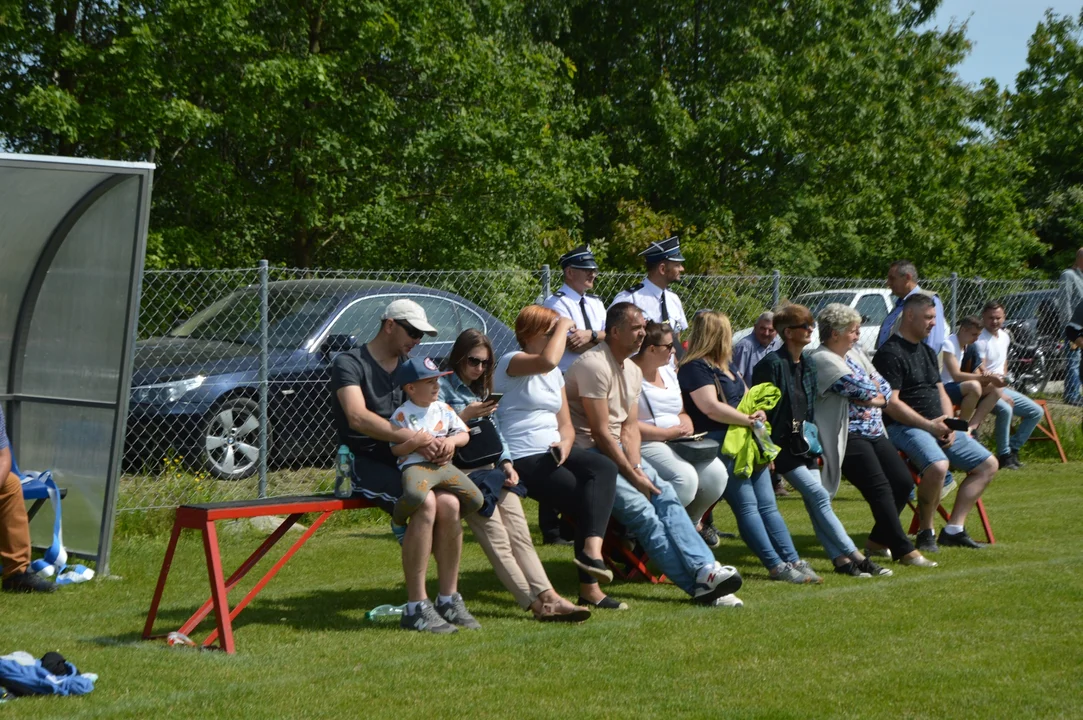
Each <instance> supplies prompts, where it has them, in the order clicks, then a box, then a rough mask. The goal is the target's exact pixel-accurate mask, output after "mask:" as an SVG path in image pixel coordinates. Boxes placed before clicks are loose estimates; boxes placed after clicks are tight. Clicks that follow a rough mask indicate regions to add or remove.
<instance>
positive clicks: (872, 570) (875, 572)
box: [857, 558, 895, 577]
mask: <svg viewBox="0 0 1083 720" xmlns="http://www.w3.org/2000/svg"><path fill="white" fill-rule="evenodd" d="M857 566H858V568H860V569H861V572H867V573H868V574H869V575H872V576H873V577H887V576H888V575H894V574H895V573H894V572H892V571H891V570H890V569H888V568H886V567H880V566H879V565H877V564H876V563H874V562H873V561H872V560H869V559H868V558H865V559H864V560H862V561H861V562H859V563H858V564H857Z"/></svg>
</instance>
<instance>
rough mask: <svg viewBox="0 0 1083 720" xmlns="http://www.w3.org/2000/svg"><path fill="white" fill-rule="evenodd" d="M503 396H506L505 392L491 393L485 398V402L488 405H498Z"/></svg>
mask: <svg viewBox="0 0 1083 720" xmlns="http://www.w3.org/2000/svg"><path fill="white" fill-rule="evenodd" d="M502 397H504V393H489V397H487V398H485V403H486V404H487V405H496V404H497V403H498V402H500V398H502Z"/></svg>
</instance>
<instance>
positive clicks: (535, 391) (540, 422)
mask: <svg viewBox="0 0 1083 720" xmlns="http://www.w3.org/2000/svg"><path fill="white" fill-rule="evenodd" d="M519 352H520V351H519V350H516V351H515V352H510V353H508V354H507V355H505V356H503V357H502V358H500V360H499V361H498V362H497V363H496V369H495V370H493V392H497V393H503V394H504V397H503V398H501V400H500V404H499V405H497V406H496V419H497V420H498V421H499V422H500V432H501V434H502V435H503V436H504V441H505V442H506V443H507V444H508V451H509V452H510V453H511V458H512V460H518V459H519V458H522V457H528V456H530V455H537V454H539V453H543V452H548V451H549V446H550V445H552V444H553V443H556V442H560V431H559V430H558V429H557V413H558V412H560V409H561V406H562V405H563V403H564V393H563V392H561V391H562V389H563V388H564V375H563V374H561V372H560V369H559V368H553V369H552V370H550V371H549V372H547V373H545V374H544V375H524V376H522V377H512V376H511V375H508V363H510V362H511V359H512V357H513V356H515V355H518V354H519Z"/></svg>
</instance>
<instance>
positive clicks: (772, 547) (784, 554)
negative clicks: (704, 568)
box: [722, 455, 801, 570]
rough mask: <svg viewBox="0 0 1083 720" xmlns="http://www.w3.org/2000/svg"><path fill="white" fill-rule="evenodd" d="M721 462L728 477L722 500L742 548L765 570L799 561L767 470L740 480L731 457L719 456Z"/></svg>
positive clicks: (755, 472) (757, 471)
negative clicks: (743, 544)
mask: <svg viewBox="0 0 1083 720" xmlns="http://www.w3.org/2000/svg"><path fill="white" fill-rule="evenodd" d="M722 462H723V463H724V464H725V466H726V471H727V472H728V473H729V476H730V480H729V483H727V485H726V489H725V490H724V491H722V497H723V498H725V500H726V502H727V503H728V504H729V506H730V509H731V510H733V516H734V517H735V518H737V531H738V532H740V533H741V539H742V540H744V541H745V545H748V548H749V549H750V550H751V551H752V552H754V553H755V554H756V557H758V558H759V559H760V562H761V563H763V566H764V567H765V568H767V569H768V570H772V569H774V568H776V567H778V566H779V565H781V564H782V563H791V562H797V561H798V560H800V559H801V558H800V557H799V556H798V555H797V550H796V548H794V546H793V538H792V537H790V531H789V529H788V528H787V527H786V521H784V520H783V519H782V515H781V514H780V513H779V511H778V504H777V503H776V502H775V489H774V488H773V487H772V486H771V473H770V471H769V470H768V469H767V468H766V467H762V468H759V469H757V470H753V471H752V477H750V478H748V479H747V480H742V479H740V478H738V477H736V476H735V475H734V474H733V458H731V457H727V456H725V455H723V456H722Z"/></svg>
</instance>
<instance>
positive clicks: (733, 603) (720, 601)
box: [711, 593, 745, 608]
mask: <svg viewBox="0 0 1083 720" xmlns="http://www.w3.org/2000/svg"><path fill="white" fill-rule="evenodd" d="M711 605H712V606H713V607H731V608H739V607H744V606H745V604H744V603H743V602H741V598H739V597H737V596H736V595H733V594H732V593H731V594H729V595H723V596H722V597H720V598H715V601H714V602H712V603H711Z"/></svg>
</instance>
